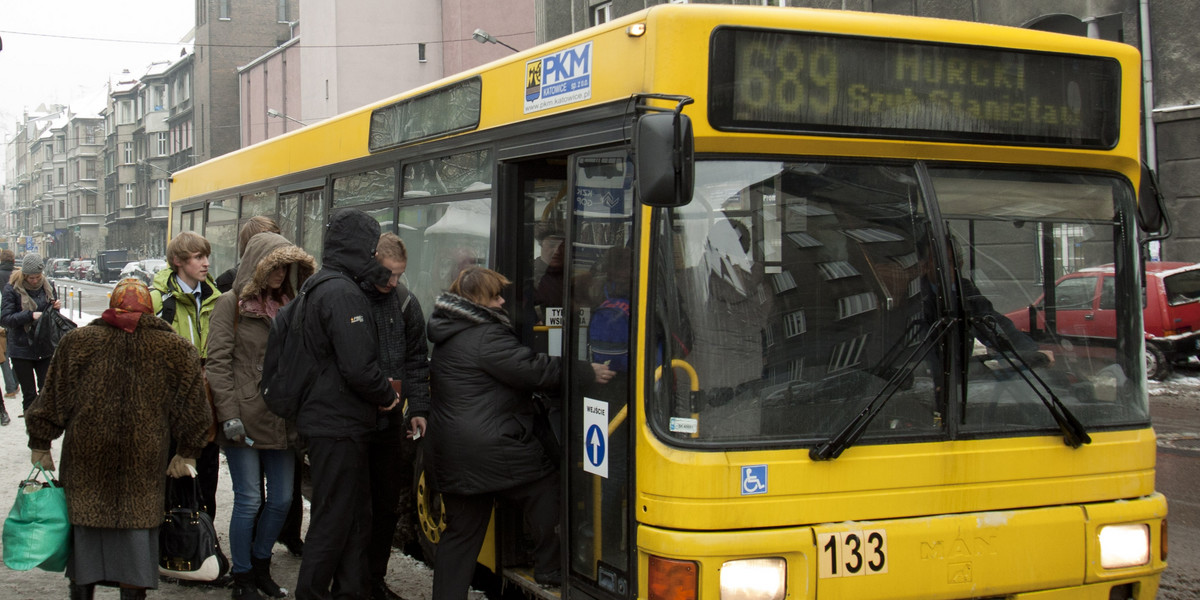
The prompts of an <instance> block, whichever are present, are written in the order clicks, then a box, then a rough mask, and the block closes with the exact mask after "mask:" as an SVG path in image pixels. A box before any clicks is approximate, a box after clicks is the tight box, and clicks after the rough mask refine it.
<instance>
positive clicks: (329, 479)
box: [292, 209, 399, 600]
mask: <svg viewBox="0 0 1200 600" xmlns="http://www.w3.org/2000/svg"><path fill="white" fill-rule="evenodd" d="M324 238H325V239H324V261H323V264H322V267H321V270H320V271H318V272H317V274H316V275H313V276H312V277H311V278H310V279H309V280H308V281H307V282H306V284H305V290H302V292H303V293H306V294H308V296H307V300H306V302H305V305H304V306H303V308H304V311H305V316H304V321H305V330H304V332H303V333H304V335H305V338H306V339H307V341H308V342H307V343H308V347H309V349H310V350H311V352H312V353H313V355H314V356H317V357H325V360H324V362H323V363H322V366H321V368H320V372H319V373H318V374H317V377H316V379H315V381H314V382H313V384H312V386H311V387H310V388H309V390H308V392H307V394H306V395H305V396H304V398H303V400H302V403H301V405H300V412H299V414H298V415H297V417H296V428H297V430H298V431H299V433H300V435H302V436H304V437H305V438H306V439H307V441H308V456H309V463H310V467H311V471H312V507H311V512H310V516H309V525H308V536H307V538H306V539H305V542H304V558H303V559H302V560H301V562H300V574H299V578H298V581H297V582H296V598H297V599H298V600H308V599H310V598H320V599H325V598H332V597H333V594H334V593H335V592H334V591H332V590H336V594H337V596H338V597H339V598H342V597H346V598H363V597H367V596H369V589H368V588H369V572H368V569H367V544H368V542H369V540H370V537H371V535H370V526H371V492H370V490H371V480H370V476H369V468H370V461H369V459H368V453H369V451H370V437H371V434H372V432H374V431H375V428H376V425H377V420H378V419H377V417H378V415H379V413H380V412H390V411H392V410H393V409H394V408H396V406H397V405H398V404H399V396H398V395H397V394H396V392H395V390H393V388H392V385H391V384H390V383H389V382H388V380H387V378H386V377H384V376H383V372H382V371H380V370H379V348H378V343H377V341H376V333H375V323H374V320H373V318H372V317H371V306H370V303H369V302H368V301H367V296H366V294H364V293H363V292H362V289H360V288H359V284H360V283H361V282H366V283H374V284H376V285H385V284H386V283H387V280H388V278H389V277H390V273H389V272H388V271H387V269H385V268H384V267H383V266H382V265H380V264H379V263H378V262H376V261H375V259H374V258H373V256H374V254H375V244H376V242H377V241H378V240H379V223H378V222H377V221H375V219H374V218H372V217H371V216H370V215H368V214H367V213H365V212H362V211H361V210H357V209H342V210H339V211H338V212H335V213H334V214H333V215H332V216H331V217H330V219H329V225H328V226H327V227H326V229H325V236H324ZM318 284H319V285H318ZM308 289H311V290H312V291H311V292H308V291H307V290H308ZM292 318H298V315H293V316H292Z"/></svg>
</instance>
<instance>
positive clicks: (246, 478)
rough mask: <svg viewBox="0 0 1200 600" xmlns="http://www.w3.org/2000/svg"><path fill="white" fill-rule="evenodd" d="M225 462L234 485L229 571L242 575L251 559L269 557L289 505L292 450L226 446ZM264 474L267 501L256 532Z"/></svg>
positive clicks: (261, 500) (293, 455)
mask: <svg viewBox="0 0 1200 600" xmlns="http://www.w3.org/2000/svg"><path fill="white" fill-rule="evenodd" d="M225 460H226V462H227V463H228V464H229V478H230V480H232V482H233V514H232V515H231V516H230V518H229V554H230V558H231V560H232V561H233V568H232V569H231V571H232V572H233V573H245V572H247V571H249V570H250V566H251V564H250V557H251V556H253V557H254V558H257V559H260V560H261V559H268V558H271V550H272V549H273V548H274V547H275V540H276V539H277V538H278V537H279V531H280V530H281V529H283V522H284V521H285V520H286V519H287V514H288V508H290V507H291V505H292V483H293V481H292V478H293V475H294V472H295V467H296V464H295V460H296V455H295V453H293V452H292V451H291V450H255V449H254V448H246V447H244V446H227V447H226V448H225ZM263 475H266V477H267V498H266V502H265V506H263V511H262V516H260V517H258V529H257V530H255V528H254V518H255V516H256V515H258V508H259V506H262V505H263V504H264V502H263V497H262V488H261V486H260V482H261V481H262V479H261V478H262V476H263ZM251 538H253V539H251Z"/></svg>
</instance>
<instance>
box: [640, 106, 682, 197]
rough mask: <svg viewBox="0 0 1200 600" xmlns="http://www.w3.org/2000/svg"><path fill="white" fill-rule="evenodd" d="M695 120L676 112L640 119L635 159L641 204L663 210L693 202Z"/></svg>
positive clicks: (646, 116) (645, 115)
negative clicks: (693, 128) (693, 133)
mask: <svg viewBox="0 0 1200 600" xmlns="http://www.w3.org/2000/svg"><path fill="white" fill-rule="evenodd" d="M694 153H695V149H694V141H693V135H692V120H691V119H690V118H688V117H687V115H683V114H677V113H673V112H661V113H649V114H644V115H642V116H641V117H639V118H638V120H637V124H636V125H635V126H634V131H633V157H634V167H635V169H636V171H635V172H636V173H637V183H638V195H639V197H640V198H641V201H642V204H645V205H647V206H656V207H660V208H671V207H677V206H684V205H686V204H687V203H689V202H691V201H692V189H693V187H694V186H695V167H696V159H695V154H694Z"/></svg>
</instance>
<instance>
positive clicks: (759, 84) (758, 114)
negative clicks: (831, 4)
mask: <svg viewBox="0 0 1200 600" xmlns="http://www.w3.org/2000/svg"><path fill="white" fill-rule="evenodd" d="M711 56H712V59H711V65H712V73H711V75H712V76H711V78H710V90H709V102H710V107H709V109H710V118H711V119H712V123H713V126H715V127H717V128H718V129H756V130H789V131H803V132H811V133H820V134H834V135H837V134H843V135H848V134H854V135H879V136H886V137H900V138H908V139H926V138H934V139H941V140H956V141H966V142H985V143H1023V144H1042V145H1053V146H1063V147H1077V148H1105V149H1107V148H1111V147H1112V146H1114V145H1115V144H1116V142H1117V131H1118V125H1119V123H1118V109H1119V108H1120V106H1119V98H1118V95H1117V91H1118V85H1119V83H1120V66H1119V64H1118V63H1117V62H1116V61H1115V60H1112V59H1107V58H1096V57H1087V56H1077V55H1066V54H1049V53H1038V52H1028V51H1020V50H1007V49H997V48H979V47H971V46H957V45H945V44H933V43H924V42H912V41H901V40H880V39H874V38H860V37H847V36H832V35H816V34H808V33H781V32H773V31H759V30H746V29H721V30H718V31H717V32H716V33H715V34H714V35H713V45H712V55H711Z"/></svg>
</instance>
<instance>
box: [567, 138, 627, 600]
mask: <svg viewBox="0 0 1200 600" xmlns="http://www.w3.org/2000/svg"><path fill="white" fill-rule="evenodd" d="M570 179H571V187H570V193H569V198H568V201H569V203H568V206H567V208H568V218H569V226H568V227H567V232H568V237H567V239H568V240H569V241H570V247H569V249H568V251H567V255H566V256H567V261H568V264H567V273H568V277H567V281H568V283H567V290H566V291H567V307H566V314H567V315H568V316H569V321H568V323H569V327H570V330H569V331H568V332H566V333H567V335H566V343H567V349H568V351H567V352H566V356H565V358H566V361H565V364H566V365H567V368H568V370H574V371H575V372H570V373H569V375H568V384H567V390H568V391H567V397H566V399H565V400H566V404H565V411H566V435H565V437H564V439H565V443H564V452H565V455H566V470H565V472H564V474H565V479H566V489H567V503H566V505H565V506H566V514H564V516H563V525H564V527H563V536H564V537H565V538H566V549H567V553H568V561H567V562H568V565H569V566H568V572H569V575H570V577H569V578H566V579H567V580H568V581H564V583H565V584H566V585H568V586H570V589H571V593H572V594H582V595H585V596H595V597H611V594H617V595H618V596H630V595H632V594H634V593H636V587H637V585H636V578H635V575H634V570H633V567H632V564H633V560H634V558H635V556H636V552H633V548H634V546H635V540H634V537H633V530H632V521H633V520H632V517H631V515H630V510H631V502H630V497H631V491H630V482H631V481H632V475H633V472H632V471H633V469H632V465H633V452H632V449H633V445H632V436H631V432H632V430H633V427H634V422H635V420H634V419H633V415H632V414H631V412H630V411H631V409H632V408H633V402H632V400H633V399H634V395H633V394H632V390H633V387H632V386H633V385H634V383H635V382H636V381H638V378H637V377H635V376H633V374H634V372H635V371H637V369H636V363H635V361H634V360H633V359H634V353H633V352H631V349H632V344H631V340H632V339H633V336H634V332H635V331H636V329H635V327H634V318H633V317H634V315H636V312H637V311H635V310H633V308H634V299H635V298H636V289H635V288H636V286H635V285H634V282H635V281H637V278H636V273H635V261H634V252H633V248H634V243H633V239H634V238H633V236H634V227H633V214H634V199H633V163H632V162H631V161H630V160H629V157H628V154H627V153H626V152H625V151H623V150H616V151H607V152H598V153H587V154H578V155H575V156H574V157H572V160H571V164H570ZM589 364H595V365H604V367H605V368H606V369H609V370H612V371H614V372H615V374H614V376H613V378H612V379H611V380H609V381H608V382H607V383H604V384H600V383H597V378H596V375H595V372H594V367H586V368H585V367H584V365H589ZM579 371H582V372H579ZM599 590H603V591H605V592H608V594H601V593H600V592H599Z"/></svg>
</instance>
